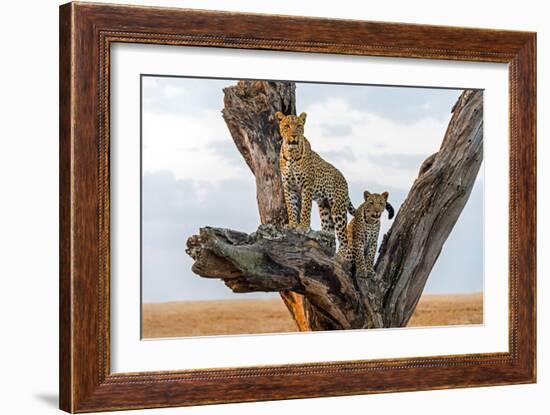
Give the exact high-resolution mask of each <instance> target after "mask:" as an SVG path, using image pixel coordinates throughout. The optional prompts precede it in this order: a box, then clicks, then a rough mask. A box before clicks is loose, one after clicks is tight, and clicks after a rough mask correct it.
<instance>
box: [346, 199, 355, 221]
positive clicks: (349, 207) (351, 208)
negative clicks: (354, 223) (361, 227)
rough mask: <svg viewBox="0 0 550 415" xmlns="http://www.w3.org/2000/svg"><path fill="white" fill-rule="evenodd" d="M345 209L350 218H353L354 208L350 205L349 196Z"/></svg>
mask: <svg viewBox="0 0 550 415" xmlns="http://www.w3.org/2000/svg"><path fill="white" fill-rule="evenodd" d="M347 209H348V212H349V214H350V215H351V216H355V208H354V207H353V204H352V203H351V200H350V198H349V196H348V203H347Z"/></svg>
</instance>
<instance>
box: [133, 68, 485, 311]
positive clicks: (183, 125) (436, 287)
mask: <svg viewBox="0 0 550 415" xmlns="http://www.w3.org/2000/svg"><path fill="white" fill-rule="evenodd" d="M235 82H236V81H234V80H217V79H193V78H175V77H153V76H144V77H142V88H143V90H142V97H143V98H142V99H143V101H142V123H143V125H142V127H143V137H142V143H143V144H142V145H143V148H142V157H143V160H142V166H143V172H142V175H143V177H142V184H143V187H142V189H143V193H142V208H143V209H142V213H143V216H142V233H143V239H142V262H143V263H142V265H143V267H142V268H143V275H142V284H143V285H142V288H143V289H142V293H143V301H144V302H162V301H176V300H208V299H231V298H233V299H236V298H253V297H267V296H272V295H277V294H264V293H254V294H233V293H231V291H230V290H229V289H228V288H227V287H226V286H225V285H224V284H223V283H221V282H220V281H217V280H207V279H203V278H200V277H198V276H196V275H195V274H193V273H192V272H191V265H192V261H191V259H190V258H189V257H188V256H187V255H186V254H185V242H186V241H187V238H188V237H189V236H191V235H193V234H196V233H197V232H198V229H199V228H200V227H201V226H207V225H208V226H220V227H227V228H233V229H236V230H240V231H245V232H253V231H254V230H255V229H256V228H257V226H258V223H259V217H258V213H257V208H256V199H255V184H254V179H253V176H252V173H251V172H250V170H249V169H248V167H247V166H246V164H245V163H244V161H243V159H242V157H241V155H240V153H239V152H238V151H237V149H236V147H235V145H234V144H233V141H232V139H231V136H230V134H229V132H228V130H227V127H226V126H225V123H224V121H223V118H222V116H221V109H222V106H223V92H222V89H223V88H224V87H226V86H229V85H233V84H235ZM460 92H461V91H459V90H452V89H429V88H404V87H388V86H363V85H360V86H358V85H333V84H313V83H297V87H296V96H297V98H296V101H297V110H298V112H302V111H305V112H307V114H308V118H307V122H306V127H305V135H306V137H308V139H309V140H310V142H311V145H312V147H313V149H314V150H315V151H317V152H318V153H319V154H320V155H321V156H322V157H324V158H325V159H326V160H327V161H329V162H330V163H332V164H334V165H335V166H336V167H337V168H338V169H340V171H341V172H342V173H343V174H344V176H345V177H346V179H347V180H348V183H349V188H350V197H351V199H352V201H353V203H354V205H355V206H358V205H359V204H360V203H361V200H362V194H363V190H365V189H368V190H369V191H371V192H383V191H389V193H390V202H391V203H392V205H393V206H394V207H395V209H396V210H398V209H399V207H400V206H401V204H402V203H403V201H404V199H405V197H406V195H407V193H408V190H409V189H410V187H411V185H412V183H413V182H414V179H415V178H416V176H417V173H418V168H419V166H420V164H421V163H422V161H423V160H424V159H425V158H426V157H427V156H428V155H430V154H432V153H434V152H435V151H437V150H438V148H439V146H440V144H441V140H442V138H443V135H444V133H445V130H446V127H447V124H448V121H449V119H450V116H451V108H452V106H453V104H454V103H455V102H456V99H457V98H458V96H459V95H460ZM390 225H391V222H390V221H388V220H387V217H386V216H384V218H383V223H382V232H381V237H382V234H383V233H384V232H385V230H387V229H388V227H389V226H390ZM312 227H313V228H314V229H319V228H320V226H319V218H318V214H317V208H316V207H315V206H314V208H313V212H312ZM482 289H483V166H482V169H481V170H480V173H479V175H478V179H477V181H476V184H475V186H474V190H473V191H472V195H471V197H470V200H469V201H468V204H467V205H466V207H465V209H464V211H463V212H462V215H461V217H460V219H459V221H458V222H457V224H456V225H455V228H454V229H453V231H452V233H451V235H450V236H449V239H448V240H447V242H446V244H445V246H444V248H443V252H442V253H441V255H440V257H439V259H438V261H437V263H436V265H435V267H434V269H433V271H432V274H431V275H430V278H429V280H428V284H427V285H426V289H425V292H427V293H468V292H478V291H482Z"/></svg>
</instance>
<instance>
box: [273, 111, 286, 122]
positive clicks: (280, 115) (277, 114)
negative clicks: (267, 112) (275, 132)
mask: <svg viewBox="0 0 550 415" xmlns="http://www.w3.org/2000/svg"><path fill="white" fill-rule="evenodd" d="M275 117H276V118H277V119H278V120H279V121H281V120H282V119H283V118H285V114H283V113H282V112H281V111H277V112H276V113H275Z"/></svg>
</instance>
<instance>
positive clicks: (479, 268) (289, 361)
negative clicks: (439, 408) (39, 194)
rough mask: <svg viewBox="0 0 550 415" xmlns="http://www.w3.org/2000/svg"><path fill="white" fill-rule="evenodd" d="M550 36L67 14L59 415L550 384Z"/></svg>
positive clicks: (219, 17)
mask: <svg viewBox="0 0 550 415" xmlns="http://www.w3.org/2000/svg"><path fill="white" fill-rule="evenodd" d="M535 62H536V35H535V34H534V33H529V32H513V31H502V30H489V29H467V28H456V27H440V26H425V25H410V24H401V23H382V22H367V21H353V20H331V19H319V18H305V17H290V16H271V15H260V14H256V15H253V14H239V13H227V12H213V11H198V10H187V9H173V8H172V9H170V8H155V7H135V6H120V5H107V4H85V3H69V4H66V5H63V6H61V8H60V407H61V409H63V410H65V411H67V412H72V413H74V412H92V411H105V410H121V409H137V408H153V407H170V406H184V405H200V404H207V403H224V402H244V401H260V400H273V399H290V398H305V397H318V396H342V395H354V394H366V393H377V392H399V391H411V390H426V389H441V388H457V387H473V386H489V385H503V384H515V383H531V382H535V381H536V320H535V318H536V305H535V298H536V291H535V290H536V275H535V270H536V267H535V261H536V108H535V103H536V73H535V68H536V65H535Z"/></svg>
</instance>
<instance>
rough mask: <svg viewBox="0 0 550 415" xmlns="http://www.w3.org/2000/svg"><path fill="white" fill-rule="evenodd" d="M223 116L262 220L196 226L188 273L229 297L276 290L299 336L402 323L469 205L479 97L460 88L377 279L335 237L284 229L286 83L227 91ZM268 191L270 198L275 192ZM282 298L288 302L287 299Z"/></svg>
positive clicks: (477, 155) (290, 96) (290, 94)
mask: <svg viewBox="0 0 550 415" xmlns="http://www.w3.org/2000/svg"><path fill="white" fill-rule="evenodd" d="M225 94H226V96H225V106H226V107H225V109H224V118H225V119H226V122H227V124H228V126H229V129H230V131H231V133H232V136H233V139H234V140H235V143H236V144H237V147H238V148H239V150H240V151H241V153H242V154H243V157H244V158H245V160H246V161H247V164H248V165H249V166H250V168H251V169H252V171H253V173H254V175H255V177H256V185H257V189H258V207H259V210H260V216H261V218H262V223H270V224H273V225H274V226H260V228H259V229H258V231H257V232H256V233H254V234H252V235H247V234H243V233H240V232H235V231H231V230H227V229H213V228H202V229H201V232H200V235H195V236H193V237H191V238H190V239H189V241H188V250H187V252H188V253H189V255H191V256H192V257H193V259H195V264H194V265H193V271H194V272H195V273H196V274H198V275H200V276H203V277H206V278H219V279H222V280H223V281H224V282H225V284H226V285H227V286H228V287H229V288H231V289H232V290H233V291H234V292H250V291H275V292H276V291H279V292H282V293H283V294H282V297H283V300H285V303H286V304H287V307H288V308H289V310H290V311H291V314H292V315H293V316H294V319H295V321H296V322H297V324H298V326H299V328H300V329H301V330H308V329H309V330H331V329H344V328H376V327H397V326H405V325H406V324H407V322H408V321H409V318H410V317H411V315H412V313H413V312H414V309H415V307H416V304H417V303H418V300H419V298H420V296H421V294H422V291H423V289H424V285H425V283H426V281H427V278H428V276H429V274H430V272H431V270H432V267H433V265H434V264H435V261H436V260H437V257H438V256H439V254H440V252H441V249H442V248H443V244H444V243H445V241H446V239H447V237H448V236H449V234H450V232H451V230H452V228H453V226H454V225H455V223H456V221H457V220H458V217H459V215H460V213H461V211H462V209H463V207H464V205H465V204H466V202H467V200H468V198H469V196H470V193H471V190H472V188H473V185H474V182H475V178H476V176H477V173H478V171H479V167H480V165H481V162H482V158H483V95H482V92H481V91H465V92H464V93H463V94H462V95H461V96H460V98H459V100H458V102H457V103H456V105H455V107H454V108H453V115H452V118H451V121H450V123H449V126H448V128H447V131H446V133H445V137H444V139H443V142H442V145H441V148H440V149H439V151H438V152H437V153H435V154H434V155H432V156H430V157H428V158H427V159H426V160H425V161H424V163H423V164H422V166H421V167H420V170H419V175H418V178H417V179H416V181H415V183H414V184H413V186H412V188H411V190H410V192H409V195H408V197H407V199H406V200H405V202H404V203H403V205H402V206H401V208H400V210H399V212H398V214H397V216H396V218H395V220H394V223H393V225H392V227H391V229H390V230H389V232H388V233H387V234H386V235H385V237H384V241H383V243H382V245H381V247H380V254H379V257H378V260H377V264H376V267H375V269H376V272H377V278H376V279H360V280H356V279H355V278H354V277H353V276H352V273H351V270H350V265H349V264H348V263H346V262H345V261H343V260H342V259H341V258H340V257H339V256H335V255H334V238H333V237H332V238H331V237H328V236H327V235H326V234H324V233H321V232H314V231H311V232H308V233H307V234H301V233H296V232H293V231H288V230H283V228H282V226H281V225H283V224H285V223H286V211H285V208H284V199H283V196H282V190H281V184H280V175H279V171H278V163H277V158H278V151H279V145H280V141H279V140H280V138H279V136H278V131H276V122H275V121H274V119H273V118H272V117H273V114H274V112H275V111H280V110H282V111H283V112H287V113H288V112H294V89H293V86H292V85H291V84H288V83H271V82H270V83H268V82H261V83H256V82H244V81H240V82H239V84H238V85H237V86H236V87H231V88H227V89H226V90H225ZM271 192H273V193H271ZM285 296H286V299H285Z"/></svg>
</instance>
